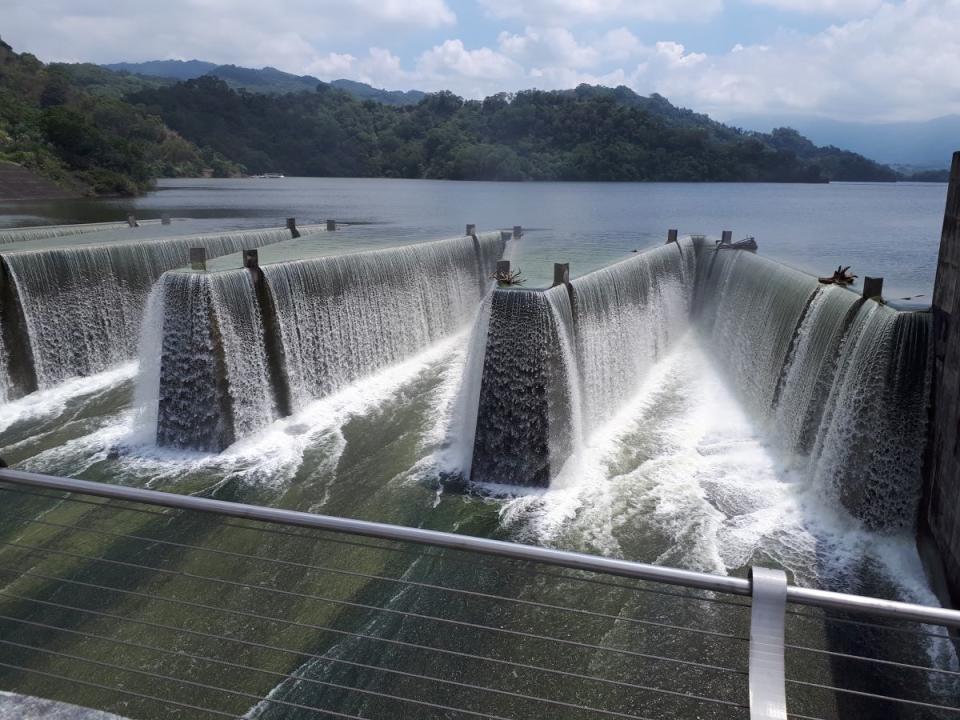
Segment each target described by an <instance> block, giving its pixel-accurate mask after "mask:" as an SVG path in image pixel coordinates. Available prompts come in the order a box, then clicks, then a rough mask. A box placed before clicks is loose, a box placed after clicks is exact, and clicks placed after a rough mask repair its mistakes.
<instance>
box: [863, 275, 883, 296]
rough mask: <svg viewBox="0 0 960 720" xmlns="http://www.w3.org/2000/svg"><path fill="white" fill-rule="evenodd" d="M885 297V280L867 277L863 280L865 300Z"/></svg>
mask: <svg viewBox="0 0 960 720" xmlns="http://www.w3.org/2000/svg"><path fill="white" fill-rule="evenodd" d="M882 297H883V278H875V277H865V278H864V279H863V299H864V300H869V299H870V298H882Z"/></svg>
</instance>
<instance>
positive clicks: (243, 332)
mask: <svg viewBox="0 0 960 720" xmlns="http://www.w3.org/2000/svg"><path fill="white" fill-rule="evenodd" d="M253 282H254V276H253V275H252V273H251V272H249V271H247V270H233V271H226V272H219V273H209V274H208V273H195V272H186V271H178V272H171V273H167V274H166V275H164V282H163V283H161V284H160V285H159V286H158V287H159V288H160V290H159V295H160V299H159V310H158V312H157V314H158V315H159V316H160V317H161V318H162V323H163V325H162V327H163V330H162V340H161V347H160V365H159V376H158V377H156V375H155V374H153V373H150V372H149V371H148V372H146V373H145V378H146V379H147V381H148V382H153V377H146V376H149V375H154V376H155V377H156V379H157V384H156V385H153V387H154V388H155V389H156V388H159V392H158V393H152V397H151V392H150V390H149V389H148V390H147V391H146V392H145V393H144V398H145V399H144V400H140V401H138V402H140V404H141V407H142V410H141V411H142V412H144V413H145V417H146V418H152V417H154V413H153V412H152V409H153V408H152V404H153V403H155V404H156V407H157V412H156V414H155V416H156V421H157V422H156V432H157V441H158V442H159V443H160V444H162V445H167V446H172V447H188V448H199V449H206V450H214V449H219V448H221V447H224V446H226V445H229V444H230V443H231V442H233V440H234V439H235V438H237V437H242V436H244V435H247V434H249V433H251V432H254V431H256V430H258V429H259V428H261V427H262V426H263V425H265V424H266V423H268V422H270V421H271V420H273V419H274V418H276V416H277V409H276V405H275V403H274V397H273V392H272V389H271V381H270V377H269V373H268V369H267V357H266V351H265V344H264V337H263V322H262V319H261V317H260V309H259V306H258V304H257V300H256V295H255V293H254V292H253ZM142 349H143V350H144V351H146V352H150V350H151V348H149V347H147V346H145V347H143V348H142ZM143 406H146V407H143Z"/></svg>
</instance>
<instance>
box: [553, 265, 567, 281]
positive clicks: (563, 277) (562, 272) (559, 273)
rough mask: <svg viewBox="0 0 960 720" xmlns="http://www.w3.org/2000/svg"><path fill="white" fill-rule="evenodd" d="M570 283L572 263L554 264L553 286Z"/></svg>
mask: <svg viewBox="0 0 960 720" xmlns="http://www.w3.org/2000/svg"><path fill="white" fill-rule="evenodd" d="M569 284H570V263H554V264H553V287H556V286H557V285H569Z"/></svg>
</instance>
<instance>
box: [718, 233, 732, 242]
mask: <svg viewBox="0 0 960 720" xmlns="http://www.w3.org/2000/svg"><path fill="white" fill-rule="evenodd" d="M720 242H721V243H722V244H723V245H729V244H730V243H732V242H733V230H724V231H723V232H722V233H720Z"/></svg>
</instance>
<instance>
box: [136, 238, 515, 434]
mask: <svg viewBox="0 0 960 720" xmlns="http://www.w3.org/2000/svg"><path fill="white" fill-rule="evenodd" d="M505 247H506V241H505V240H504V238H503V236H502V234H501V233H500V232H494V233H485V234H480V235H478V236H475V237H469V236H465V237H461V238H455V239H451V240H440V241H435V242H425V243H418V244H414V245H406V246H402V247H396V248H389V249H383V250H372V251H368V252H359V253H352V254H349V255H332V256H326V257H310V258H307V259H302V260H292V261H283V262H276V263H271V264H266V265H262V266H260V267H252V268H238V269H235V270H223V271H219V272H195V271H192V270H176V271H172V272H167V273H165V274H164V275H163V276H162V277H161V279H160V282H158V283H157V286H156V288H155V289H154V292H153V296H152V297H151V310H150V311H149V313H150V314H151V320H150V327H152V328H160V329H161V332H160V338H159V339H158V340H155V341H153V342H152V343H151V342H149V341H147V342H145V343H144V347H145V348H148V349H147V350H144V351H143V352H144V355H145V356H146V357H144V359H143V361H142V363H143V365H144V366H146V365H147V364H148V363H149V358H150V356H151V355H153V354H154V352H156V353H157V355H158V356H159V358H160V361H159V364H158V365H157V366H156V367H155V368H154V369H153V370H152V371H150V372H146V373H143V374H142V378H141V382H142V383H145V384H146V386H147V389H146V390H145V391H144V392H143V397H144V398H145V400H144V403H145V404H147V405H150V407H149V408H147V409H146V410H144V416H145V417H146V418H148V422H151V421H152V422H154V423H155V425H154V427H155V437H156V440H157V442H158V444H160V445H164V446H172V447H181V448H192V449H198V450H206V451H219V450H222V449H223V448H225V447H226V446H227V445H229V444H231V443H232V442H234V441H235V440H237V439H240V438H242V437H244V436H246V435H248V434H250V433H251V432H254V431H255V430H257V429H259V428H261V427H264V426H265V425H267V424H268V423H270V422H272V421H273V420H275V419H277V418H278V417H283V416H285V415H289V414H291V413H294V412H296V411H298V410H301V409H303V408H304V407H305V406H306V405H307V404H308V403H310V402H311V401H313V400H315V399H317V398H321V397H324V396H327V395H329V394H331V393H333V392H336V391H337V390H339V389H341V388H342V387H344V386H346V385H348V384H349V383H352V382H354V381H356V380H359V379H361V378H362V377H364V376H366V375H369V374H371V373H373V372H376V371H377V370H380V369H382V368H385V367H388V366H389V365H392V364H395V363H397V362H399V361H401V360H403V359H406V358H408V357H410V356H411V355H413V354H415V353H417V352H419V351H421V350H423V349H425V348H426V347H427V346H429V345H430V344H432V343H434V342H436V341H438V340H440V339H442V338H444V337H446V336H448V335H450V334H452V333H454V332H456V331H457V330H460V329H462V328H464V327H466V326H467V325H468V324H469V323H470V322H471V320H473V318H474V316H475V315H476V312H477V308H478V307H479V304H480V301H481V299H482V298H483V296H484V295H486V294H487V292H488V290H489V288H490V287H491V284H492V282H491V279H490V277H491V274H492V273H493V271H494V269H495V267H496V262H497V260H498V259H499V258H501V257H502V256H503V253H504V250H505ZM154 406H155V409H154Z"/></svg>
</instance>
